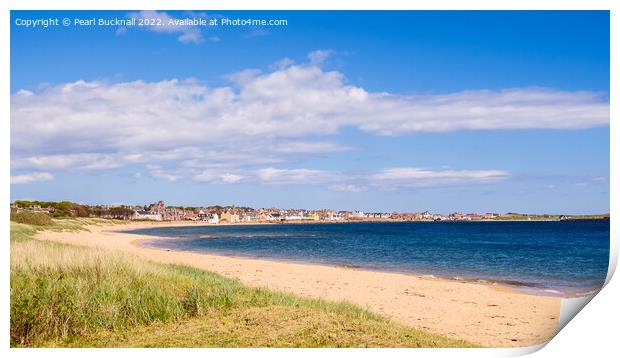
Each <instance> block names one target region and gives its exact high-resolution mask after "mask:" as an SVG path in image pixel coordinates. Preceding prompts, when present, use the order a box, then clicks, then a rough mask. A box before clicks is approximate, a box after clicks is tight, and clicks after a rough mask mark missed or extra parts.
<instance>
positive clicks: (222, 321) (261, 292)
mask: <svg viewBox="0 0 620 358" xmlns="http://www.w3.org/2000/svg"><path fill="white" fill-rule="evenodd" d="M80 224H83V221H78V222H77V223H73V222H62V223H55V224H54V225H56V227H55V229H57V230H64V229H73V228H75V227H77V226H79V225H80ZM35 232H36V229H35V228H34V227H33V226H30V225H25V224H18V223H11V320H10V321H11V328H10V332H11V339H10V342H11V346H13V347H45V346H70V347H76V346H77V347H367V346H370V347H468V346H472V345H471V344H469V343H467V342H464V341H460V340H454V339H450V338H446V337H443V336H440V335H436V334H430V333H427V332H424V331H420V330H417V329H414V328H410V327H405V326H402V325H398V324H395V323H393V322H391V321H389V320H388V319H386V318H384V317H382V316H379V315H376V314H374V313H371V312H369V311H367V310H365V309H362V308H359V307H357V306H355V305H352V304H350V303H346V302H340V303H338V302H328V301H324V300H313V299H305V298H301V297H298V296H295V295H291V294H285V293H279V292H274V291H270V290H266V289H260V288H250V287H247V286H245V285H242V284H241V283H239V282H238V281H236V280H231V279H228V278H224V277H222V276H220V275H217V274H214V273H210V272H206V271H202V270H198V269H194V268H189V267H185V266H178V265H165V264H158V263H154V262H150V261H146V260H142V259H140V258H138V257H134V256H129V255H126V254H122V253H116V252H111V251H103V250H97V249H89V248H81V247H76V246H70V245H63V244H57V243H51V242H42V241H38V240H33V239H32V236H33V235H34V233H35Z"/></svg>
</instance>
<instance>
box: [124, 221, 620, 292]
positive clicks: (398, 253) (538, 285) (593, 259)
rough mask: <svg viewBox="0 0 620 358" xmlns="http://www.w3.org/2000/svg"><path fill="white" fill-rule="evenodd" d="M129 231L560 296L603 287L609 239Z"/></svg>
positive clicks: (431, 230)
mask: <svg viewBox="0 0 620 358" xmlns="http://www.w3.org/2000/svg"><path fill="white" fill-rule="evenodd" d="M130 232H131V233H134V234H141V235H146V236H147V237H146V238H145V239H144V240H142V244H143V245H147V246H151V247H156V248H162V249H170V250H185V251H193V252H205V253H214V254H220V255H232V256H245V257H255V258H264V259H275V260H285V261H294V262H305V263H314V264H326V265H335V266H347V267H359V268H364V269H370V270H380V271H397V272H405V273H415V274H422V275H433V276H436V277H445V278H452V279H461V280H474V281H478V280H480V281H481V282H489V283H491V282H494V283H500V284H505V285H509V286H514V287H515V288H519V289H523V290H528V291H531V292H534V293H538V294H549V295H560V296H564V295H569V296H570V295H576V294H577V295H578V294H583V293H586V292H590V291H593V290H597V289H600V288H601V287H602V285H603V283H604V281H605V277H606V274H607V265H608V261H609V235H610V234H609V221H554V222H373V223H340V224H275V225H228V226H201V225H197V226H185V227H158V228H149V229H140V230H133V231H130ZM149 237H150V238H149ZM153 237H159V239H154V238H153ZM162 238H164V239H162Z"/></svg>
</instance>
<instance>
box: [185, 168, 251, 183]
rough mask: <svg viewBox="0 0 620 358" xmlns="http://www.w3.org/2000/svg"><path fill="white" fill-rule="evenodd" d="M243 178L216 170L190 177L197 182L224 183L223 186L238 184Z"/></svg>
mask: <svg viewBox="0 0 620 358" xmlns="http://www.w3.org/2000/svg"><path fill="white" fill-rule="evenodd" d="M243 178H244V176H242V175H239V174H235V173H228V172H218V171H217V170H205V171H203V172H201V173H199V174H196V175H194V176H193V177H192V179H193V180H194V181H197V182H208V183H224V184H234V183H238V182H240V181H241V180H242V179H243Z"/></svg>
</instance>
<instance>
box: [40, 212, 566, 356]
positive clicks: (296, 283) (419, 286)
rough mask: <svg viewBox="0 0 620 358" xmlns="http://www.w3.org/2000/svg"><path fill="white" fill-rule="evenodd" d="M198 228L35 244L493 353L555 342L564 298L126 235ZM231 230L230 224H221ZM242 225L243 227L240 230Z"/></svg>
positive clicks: (76, 235)
mask: <svg viewBox="0 0 620 358" xmlns="http://www.w3.org/2000/svg"><path fill="white" fill-rule="evenodd" d="M198 224H199V223H195V222H139V223H138V222H132V223H127V224H117V225H91V226H88V227H86V229H88V231H80V232H52V231H42V232H39V233H37V239H40V240H50V241H57V242H63V243H68V244H73V245H79V246H87V247H93V248H98V249H105V250H114V251H121V252H125V253H129V254H135V255H138V256H141V257H143V258H146V259H149V260H151V261H156V262H162V263H173V264H183V265H189V266H193V267H196V268H199V269H204V270H207V271H211V272H215V273H218V274H221V275H223V276H226V277H229V278H234V279H237V280H239V281H241V282H242V283H244V284H247V285H249V286H253V287H265V288H268V289H273V290H277V291H283V292H289V293H293V294H297V295H300V296H304V297H309V298H321V299H327V300H331V301H342V300H346V301H349V302H352V303H354V304H357V305H359V306H361V307H364V308H367V309H369V310H371V311H373V312H375V313H379V314H382V315H384V316H386V317H388V318H390V319H392V320H393V321H395V322H397V323H401V324H405V325H409V326H413V327H416V328H420V329H423V330H426V331H429V332H433V333H439V334H443V335H445V336H448V337H451V338H458V339H465V340H468V341H470V342H473V343H477V344H481V345H484V346H490V347H523V346H529V345H534V344H539V343H542V342H545V341H547V340H549V339H550V338H551V337H553V336H554V335H555V333H556V330H557V324H558V321H559V314H560V303H561V299H560V298H559V297H550V296H539V295H533V294H529V293H525V292H521V291H518V290H514V289H511V288H508V287H504V286H501V285H493V284H486V283H480V282H470V281H465V280H448V279H445V278H441V277H434V276H432V277H431V276H428V275H414V274H411V273H397V272H385V271H371V270H367V269H364V268H351V267H341V266H328V265H322V264H308V263H294V262H290V261H273V260H269V259H261V258H248V257H230V256H222V255H217V254H211V253H196V252H188V251H176V250H171V251H167V250H166V249H156V248H151V247H147V246H144V245H140V244H137V245H136V243H139V242H140V240H144V239H145V237H148V236H145V235H138V234H129V233H124V232H121V231H126V230H135V229H141V228H152V227H172V226H195V225H198ZM223 225H231V224H223ZM242 225H244V224H242Z"/></svg>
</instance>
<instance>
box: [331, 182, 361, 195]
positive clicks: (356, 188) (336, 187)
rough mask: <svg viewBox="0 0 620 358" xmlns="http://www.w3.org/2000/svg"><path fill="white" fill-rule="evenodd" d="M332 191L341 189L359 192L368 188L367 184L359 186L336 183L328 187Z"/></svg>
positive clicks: (348, 191)
mask: <svg viewBox="0 0 620 358" xmlns="http://www.w3.org/2000/svg"><path fill="white" fill-rule="evenodd" d="M329 188H330V189H331V190H333V191H341V192H347V193H361V192H364V191H367V190H368V187H367V186H360V185H355V184H337V185H332V186H330V187H329Z"/></svg>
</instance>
